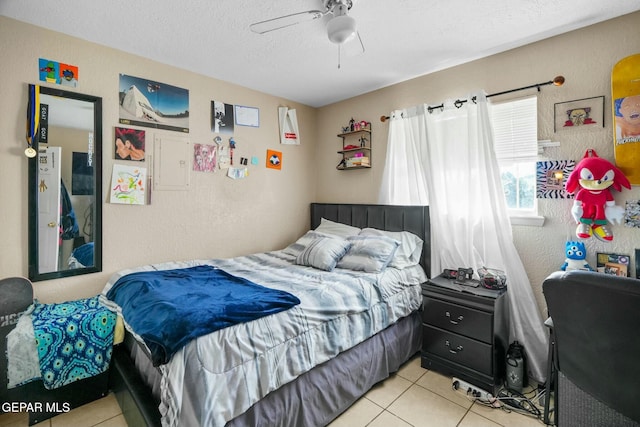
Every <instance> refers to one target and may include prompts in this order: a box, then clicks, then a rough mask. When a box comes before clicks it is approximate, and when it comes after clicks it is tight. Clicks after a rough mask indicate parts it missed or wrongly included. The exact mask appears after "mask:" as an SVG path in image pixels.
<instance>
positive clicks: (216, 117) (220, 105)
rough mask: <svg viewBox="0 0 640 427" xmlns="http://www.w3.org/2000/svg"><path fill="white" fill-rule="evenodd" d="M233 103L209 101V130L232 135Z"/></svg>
mask: <svg viewBox="0 0 640 427" xmlns="http://www.w3.org/2000/svg"><path fill="white" fill-rule="evenodd" d="M233 123H234V120H233V104H225V103H224V102H220V101H211V132H215V133H221V134H224V135H233Z"/></svg>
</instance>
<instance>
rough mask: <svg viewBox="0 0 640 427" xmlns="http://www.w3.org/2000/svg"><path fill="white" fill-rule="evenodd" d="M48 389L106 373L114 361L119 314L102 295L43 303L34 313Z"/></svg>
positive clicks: (34, 326)
mask: <svg viewBox="0 0 640 427" xmlns="http://www.w3.org/2000/svg"><path fill="white" fill-rule="evenodd" d="M31 320H32V322H33V331H34V333H35V337H36V347H37V349H38V357H39V360H40V371H41V372H42V382H43V383H44V386H45V388H47V389H54V388H58V387H62V386H63V385H66V384H69V383H72V382H74V381H77V380H81V379H83V378H89V377H91V376H94V375H98V374H101V373H102V372H105V371H106V370H107V368H108V367H109V362H110V361H111V352H112V348H113V331H114V328H115V324H116V314H115V313H114V312H112V311H110V310H109V309H108V308H106V307H105V306H103V305H102V304H101V303H100V302H99V300H98V297H97V296H96V297H93V298H88V299H82V300H77V301H69V302H64V303H60V304H39V303H36V307H35V309H34V310H33V313H32V314H31Z"/></svg>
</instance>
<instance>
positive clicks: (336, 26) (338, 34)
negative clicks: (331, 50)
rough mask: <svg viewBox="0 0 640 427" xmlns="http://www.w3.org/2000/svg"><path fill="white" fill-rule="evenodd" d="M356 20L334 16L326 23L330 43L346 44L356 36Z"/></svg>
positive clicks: (347, 16) (345, 16) (343, 16)
mask: <svg viewBox="0 0 640 427" xmlns="http://www.w3.org/2000/svg"><path fill="white" fill-rule="evenodd" d="M356 31H357V27H356V20H355V19H353V18H352V17H350V16H349V15H339V16H335V17H334V18H333V19H331V20H330V21H329V22H328V23H327V35H328V36H329V40H331V42H332V43H336V44H342V43H345V42H348V41H349V40H351V39H352V38H353V37H354V36H355V35H356Z"/></svg>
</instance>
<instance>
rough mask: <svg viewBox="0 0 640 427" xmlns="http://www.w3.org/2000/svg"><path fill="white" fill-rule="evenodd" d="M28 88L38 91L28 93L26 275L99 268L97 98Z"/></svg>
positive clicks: (43, 277)
mask: <svg viewBox="0 0 640 427" xmlns="http://www.w3.org/2000/svg"><path fill="white" fill-rule="evenodd" d="M29 87H30V91H29V92H30V94H31V93H33V91H34V90H35V93H39V95H38V96H32V102H33V100H35V102H34V105H35V108H36V109H37V111H38V119H39V120H38V123H39V124H38V126H37V132H36V136H34V138H33V140H34V142H33V144H32V147H33V148H34V149H35V150H36V151H37V154H36V153H34V154H35V156H34V157H32V158H29V208H28V209H29V278H30V279H31V280H33V281H38V280H47V279H54V278H60V277H68V276H75V275H79V274H87V273H95V272H98V271H102V98H99V97H95V96H90V95H84V94H81V93H76V92H69V91H65V90H60V89H54V88H48V87H43V86H34V85H29ZM30 96H31V95H30ZM30 105H31V103H30ZM27 127H28V128H29V125H27Z"/></svg>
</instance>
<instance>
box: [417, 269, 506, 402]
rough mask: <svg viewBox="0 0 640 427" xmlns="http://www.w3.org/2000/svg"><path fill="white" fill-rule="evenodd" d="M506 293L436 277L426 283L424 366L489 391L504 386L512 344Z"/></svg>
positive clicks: (423, 326) (424, 293)
mask: <svg viewBox="0 0 640 427" xmlns="http://www.w3.org/2000/svg"><path fill="white" fill-rule="evenodd" d="M506 297H507V293H506V290H501V291H495V290H490V289H485V288H472V287H468V286H462V285H458V284H455V282H454V281H453V280H450V279H446V278H443V277H436V278H434V279H431V280H429V281H428V282H426V283H424V284H423V285H422V298H423V313H422V360H421V365H422V367H423V368H426V369H433V370H435V371H438V372H441V373H443V374H446V375H450V376H455V377H458V378H460V379H462V380H464V381H467V382H469V383H471V384H473V385H475V386H477V387H480V388H482V389H484V390H486V391H488V392H490V393H494V394H495V393H496V391H497V389H498V388H499V387H500V386H502V384H503V381H504V374H505V355H506V352H507V348H508V346H509V344H508V342H509V320H508V319H509V316H508V306H507V298H506Z"/></svg>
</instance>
